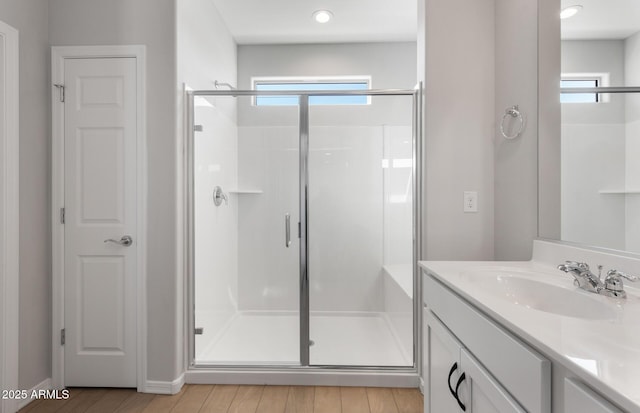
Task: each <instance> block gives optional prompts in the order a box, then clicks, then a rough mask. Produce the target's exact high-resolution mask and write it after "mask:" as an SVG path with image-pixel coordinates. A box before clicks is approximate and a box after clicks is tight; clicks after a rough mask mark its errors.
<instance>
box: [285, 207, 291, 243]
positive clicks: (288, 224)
mask: <svg viewBox="0 0 640 413" xmlns="http://www.w3.org/2000/svg"><path fill="white" fill-rule="evenodd" d="M290 245H291V215H289V213H288V212H287V213H286V214H284V246H285V247H287V248H289V246H290Z"/></svg>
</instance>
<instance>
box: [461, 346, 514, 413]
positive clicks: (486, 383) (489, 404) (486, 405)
mask: <svg viewBox="0 0 640 413" xmlns="http://www.w3.org/2000/svg"><path fill="white" fill-rule="evenodd" d="M460 365H461V367H462V371H464V373H465V376H466V377H465V378H466V379H465V381H464V383H463V384H462V385H461V386H460V391H459V392H458V396H459V397H460V400H462V402H463V403H464V405H465V406H467V410H466V412H467V413H526V411H525V410H524V409H523V408H522V407H521V406H520V405H519V404H518V403H517V402H516V401H515V400H514V399H513V398H512V397H511V395H509V393H507V391H506V390H505V389H504V388H503V387H502V386H501V385H500V383H498V382H497V381H496V380H495V379H494V378H493V377H492V376H491V374H489V372H487V371H486V370H485V369H484V367H482V365H481V364H480V363H478V362H477V361H476V360H475V358H474V357H473V356H472V355H471V354H469V352H467V350H465V349H462V350H461V351H460Z"/></svg>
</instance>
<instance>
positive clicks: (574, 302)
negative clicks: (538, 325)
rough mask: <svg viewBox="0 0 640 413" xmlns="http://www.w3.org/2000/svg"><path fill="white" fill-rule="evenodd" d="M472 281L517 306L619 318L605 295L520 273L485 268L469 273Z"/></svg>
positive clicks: (569, 313) (578, 315) (565, 313)
mask: <svg viewBox="0 0 640 413" xmlns="http://www.w3.org/2000/svg"><path fill="white" fill-rule="evenodd" d="M468 275H469V278H468V279H469V281H472V282H473V283H474V284H477V285H478V288H482V290H483V291H484V292H488V293H489V294H492V295H494V296H495V297H497V298H500V299H503V300H506V301H509V302H511V303H513V304H516V305H518V306H522V307H526V308H531V309H533V310H537V311H544V312H546V313H552V314H557V315H561V316H565V317H574V318H583V319H590V320H609V319H614V318H615V317H616V311H615V309H614V304H613V303H612V304H610V305H609V304H608V303H606V302H603V301H602V297H599V296H597V295H595V294H594V295H593V296H591V294H592V293H589V292H586V291H578V290H576V289H570V288H566V287H562V286H560V285H554V284H549V283H547V282H543V281H539V280H536V279H533V278H528V277H526V276H523V275H522V274H518V272H515V271H514V272H507V271H500V270H498V271H495V270H483V271H474V272H470V273H469V274H468Z"/></svg>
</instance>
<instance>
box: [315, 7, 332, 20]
mask: <svg viewBox="0 0 640 413" xmlns="http://www.w3.org/2000/svg"><path fill="white" fill-rule="evenodd" d="M312 16H313V20H315V21H317V22H318V23H328V22H329V20H331V19H332V18H333V13H331V12H330V11H329V10H317V11H314V12H313V15H312Z"/></svg>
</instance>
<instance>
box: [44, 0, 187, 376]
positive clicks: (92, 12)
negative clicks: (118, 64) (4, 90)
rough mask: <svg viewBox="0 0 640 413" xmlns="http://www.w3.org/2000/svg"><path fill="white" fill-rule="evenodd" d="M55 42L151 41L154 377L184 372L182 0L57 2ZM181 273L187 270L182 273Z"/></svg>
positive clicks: (52, 31) (149, 258) (149, 250)
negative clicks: (179, 127)
mask: <svg viewBox="0 0 640 413" xmlns="http://www.w3.org/2000/svg"><path fill="white" fill-rule="evenodd" d="M49 5H50V20H49V24H50V31H49V35H50V41H51V44H52V45H55V46H65V45H111V44H116V45H117V44H142V45H146V46H147V144H148V152H147V158H148V169H147V173H148V191H147V197H148V206H149V207H148V215H147V220H148V222H147V225H148V233H147V242H148V244H147V254H148V255H147V274H148V280H147V294H148V305H147V311H148V342H147V343H148V347H147V357H148V371H147V375H148V379H149V380H157V381H173V380H174V379H175V378H176V377H178V375H179V374H181V373H182V357H181V353H180V343H181V342H182V337H183V331H182V330H180V329H179V327H180V324H179V323H180V321H179V320H178V318H179V317H180V316H181V314H182V309H181V308H179V301H178V297H177V296H178V294H179V292H180V291H181V289H180V288H178V286H179V285H181V283H182V268H178V263H177V259H176V250H177V237H176V235H177V231H176V208H177V206H176V204H177V201H176V199H177V197H176V140H175V131H176V87H175V85H176V83H177V82H176V40H175V36H176V30H175V25H176V22H175V19H176V13H175V0H136V1H129V0H109V1H104V0H50V2H49ZM178 274H180V276H178Z"/></svg>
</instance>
